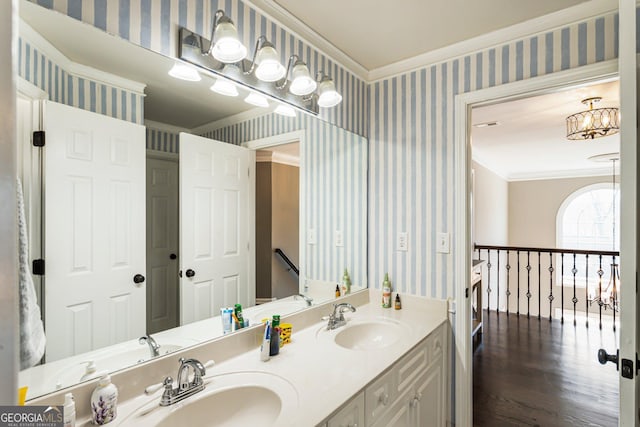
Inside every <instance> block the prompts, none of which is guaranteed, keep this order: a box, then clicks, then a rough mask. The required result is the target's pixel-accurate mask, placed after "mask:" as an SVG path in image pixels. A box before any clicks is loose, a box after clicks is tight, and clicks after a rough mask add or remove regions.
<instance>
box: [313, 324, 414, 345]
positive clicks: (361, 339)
mask: <svg viewBox="0 0 640 427" xmlns="http://www.w3.org/2000/svg"><path fill="white" fill-rule="evenodd" d="M408 330H409V328H408V327H407V325H405V324H404V323H401V322H398V321H396V320H393V319H388V318H369V319H350V320H348V323H347V325H346V326H341V327H339V328H337V329H335V330H333V331H327V330H326V327H322V328H321V329H320V330H319V331H318V334H317V335H318V339H321V340H332V341H333V342H334V343H335V344H337V345H338V346H340V347H342V348H346V349H348V350H360V351H370V350H379V349H382V348H387V347H389V346H391V345H393V344H395V343H397V342H398V341H399V340H401V339H402V338H403V337H404V336H405V335H406V334H407V333H408Z"/></svg>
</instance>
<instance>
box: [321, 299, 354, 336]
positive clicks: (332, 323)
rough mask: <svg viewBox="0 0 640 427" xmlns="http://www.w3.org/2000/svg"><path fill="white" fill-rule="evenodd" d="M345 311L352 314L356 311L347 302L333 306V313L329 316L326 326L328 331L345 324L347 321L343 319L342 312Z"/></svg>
mask: <svg viewBox="0 0 640 427" xmlns="http://www.w3.org/2000/svg"><path fill="white" fill-rule="evenodd" d="M346 310H351V312H352V313H353V312H355V311H356V308H355V307H354V306H352V305H351V304H349V303H348V302H342V303H340V304H333V313H331V314H330V315H329V323H328V324H327V330H328V331H329V330H332V329H337V328H339V327H340V326H344V325H346V324H347V321H346V320H345V318H344V312H345V311H346Z"/></svg>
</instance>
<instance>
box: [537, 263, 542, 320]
mask: <svg viewBox="0 0 640 427" xmlns="http://www.w3.org/2000/svg"><path fill="white" fill-rule="evenodd" d="M540 264H542V260H541V259H540V251H538V320H540V313H541V312H542V274H540V273H541V270H540Z"/></svg>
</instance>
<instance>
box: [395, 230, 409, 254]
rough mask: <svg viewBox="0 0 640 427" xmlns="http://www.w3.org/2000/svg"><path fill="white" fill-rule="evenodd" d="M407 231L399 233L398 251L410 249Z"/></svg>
mask: <svg viewBox="0 0 640 427" xmlns="http://www.w3.org/2000/svg"><path fill="white" fill-rule="evenodd" d="M407 239H408V238H407V232H406V231H401V232H399V233H398V245H397V247H398V251H401V252H407V251H408V250H409V242H408V241H407Z"/></svg>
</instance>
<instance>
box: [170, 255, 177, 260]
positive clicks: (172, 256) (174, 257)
mask: <svg viewBox="0 0 640 427" xmlns="http://www.w3.org/2000/svg"><path fill="white" fill-rule="evenodd" d="M176 258H178V255H176V254H170V255H169V259H176Z"/></svg>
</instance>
